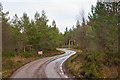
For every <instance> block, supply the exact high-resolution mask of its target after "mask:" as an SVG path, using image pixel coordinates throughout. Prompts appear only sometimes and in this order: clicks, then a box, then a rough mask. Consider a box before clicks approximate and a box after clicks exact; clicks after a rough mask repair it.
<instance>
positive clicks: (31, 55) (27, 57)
mask: <svg viewBox="0 0 120 80" xmlns="http://www.w3.org/2000/svg"><path fill="white" fill-rule="evenodd" d="M63 53H64V52H61V51H57V50H54V51H47V52H44V53H43V54H42V55H38V54H37V53H36V52H35V51H32V52H19V53H16V52H14V51H7V52H6V53H4V54H3V61H2V66H3V67H2V78H3V79H4V78H9V77H10V76H11V74H12V73H13V72H14V71H15V70H17V69H18V68H20V67H21V66H23V65H25V64H27V63H29V62H31V61H34V60H37V59H41V58H44V57H51V56H55V55H60V54H63Z"/></svg>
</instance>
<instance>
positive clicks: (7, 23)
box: [0, 4, 63, 78]
mask: <svg viewBox="0 0 120 80" xmlns="http://www.w3.org/2000/svg"><path fill="white" fill-rule="evenodd" d="M2 8H3V7H2V5H1V4H0V10H1V11H2ZM48 21H49V20H48V19H47V16H46V14H45V12H44V11H42V12H41V14H40V13H38V12H36V13H35V15H34V19H30V18H29V16H28V15H27V13H23V16H22V17H18V16H17V14H15V16H13V18H10V17H9V12H2V67H3V69H2V74H3V75H2V76H3V78H8V77H10V75H11V73H13V72H14V71H15V70H16V69H18V68H19V67H21V66H23V65H24V64H26V63H28V62H31V61H33V60H36V59H40V58H43V57H50V56H55V55H59V54H62V53H63V52H60V51H57V50H56V48H57V47H58V46H61V43H62V39H63V37H62V33H60V32H59V30H58V28H57V26H56V22H55V20H53V22H52V23H51V25H48V24H47V22H48ZM38 51H42V52H43V54H42V55H38V54H37V53H38Z"/></svg>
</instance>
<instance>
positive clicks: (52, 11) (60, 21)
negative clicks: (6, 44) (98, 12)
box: [0, 0, 97, 32]
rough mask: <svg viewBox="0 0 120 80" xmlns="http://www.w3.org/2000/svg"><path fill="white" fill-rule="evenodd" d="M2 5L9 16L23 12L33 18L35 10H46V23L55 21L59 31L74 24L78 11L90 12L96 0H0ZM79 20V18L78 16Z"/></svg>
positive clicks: (19, 14)
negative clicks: (47, 20)
mask: <svg viewBox="0 0 120 80" xmlns="http://www.w3.org/2000/svg"><path fill="white" fill-rule="evenodd" d="M0 2H1V3H2V5H3V11H4V12H6V11H9V16H10V17H11V18H13V16H14V14H17V15H18V17H21V16H22V14H23V13H24V12H26V13H27V14H28V16H29V17H30V18H34V14H35V12H36V11H38V12H39V13H41V11H42V10H44V11H45V12H46V15H47V18H48V19H49V22H48V24H51V23H52V21H53V20H55V21H56V24H57V27H58V28H59V30H60V32H64V31H65V28H66V27H68V28H71V27H72V26H73V25H75V24H76V20H77V19H78V16H79V15H80V11H81V10H84V11H85V16H86V17H87V14H88V13H89V12H91V5H96V2H97V0H0ZM79 20H80V18H79Z"/></svg>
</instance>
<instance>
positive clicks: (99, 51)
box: [64, 2, 120, 78]
mask: <svg viewBox="0 0 120 80" xmlns="http://www.w3.org/2000/svg"><path fill="white" fill-rule="evenodd" d="M91 13H92V14H89V15H88V18H89V20H88V21H86V20H85V18H84V11H82V12H81V19H82V20H83V21H82V23H81V24H80V22H79V20H78V21H77V23H76V28H74V27H73V29H70V30H67V29H66V32H65V37H64V41H65V44H67V45H66V46H69V44H72V45H73V44H74V45H73V46H70V47H72V48H75V49H78V50H82V52H77V54H76V55H73V56H72V57H71V58H70V59H68V60H67V62H66V63H65V68H66V70H67V72H68V74H69V73H71V76H72V77H76V78H118V77H120V74H119V73H120V54H119V39H118V38H119V25H118V21H119V19H120V18H119V17H118V16H119V15H118V3H117V2H108V3H102V2H97V5H96V6H92V7H91Z"/></svg>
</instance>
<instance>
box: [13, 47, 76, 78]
mask: <svg viewBox="0 0 120 80" xmlns="http://www.w3.org/2000/svg"><path fill="white" fill-rule="evenodd" d="M59 50H61V51H64V52H65V54H62V55H58V56H54V57H47V58H43V59H39V60H36V61H33V62H31V63H28V64H26V65H25V66H23V67H21V68H19V69H18V70H17V71H15V72H14V73H13V75H12V76H11V78H68V77H67V76H66V75H65V74H64V71H63V68H62V66H63V63H64V62H65V61H66V60H67V59H68V58H69V57H70V56H72V55H74V54H75V53H76V52H74V51H72V50H67V49H59Z"/></svg>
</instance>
